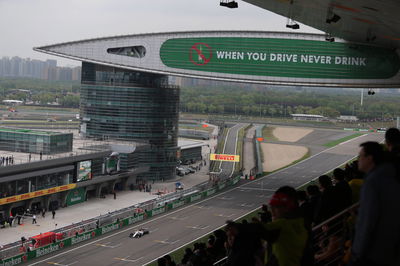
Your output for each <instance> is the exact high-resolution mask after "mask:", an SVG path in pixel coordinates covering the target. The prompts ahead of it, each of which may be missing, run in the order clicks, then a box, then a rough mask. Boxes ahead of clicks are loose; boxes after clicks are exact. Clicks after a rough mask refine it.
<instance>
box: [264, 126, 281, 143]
mask: <svg viewBox="0 0 400 266" xmlns="http://www.w3.org/2000/svg"><path fill="white" fill-rule="evenodd" d="M274 129H275V127H270V126H265V127H264V128H263V130H262V136H263V138H264V141H278V139H277V138H276V137H275V136H274V134H273V133H272V132H273V131H274Z"/></svg>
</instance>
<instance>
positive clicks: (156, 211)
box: [152, 208, 165, 215]
mask: <svg viewBox="0 0 400 266" xmlns="http://www.w3.org/2000/svg"><path fill="white" fill-rule="evenodd" d="M163 212H165V208H159V209H157V210H153V212H152V214H153V215H157V214H160V213H163Z"/></svg>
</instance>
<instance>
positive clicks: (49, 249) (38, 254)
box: [36, 245, 60, 257]
mask: <svg viewBox="0 0 400 266" xmlns="http://www.w3.org/2000/svg"><path fill="white" fill-rule="evenodd" d="M59 249H60V247H59V246H58V245H51V246H49V247H47V248H40V249H37V250H36V257H41V256H44V255H47V254H49V253H52V252H54V251H58V250H59Z"/></svg>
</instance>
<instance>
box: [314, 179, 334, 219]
mask: <svg viewBox="0 0 400 266" xmlns="http://www.w3.org/2000/svg"><path fill="white" fill-rule="evenodd" d="M318 182H319V186H320V190H321V200H320V204H319V206H318V207H317V214H316V219H315V222H316V223H317V224H318V223H321V222H323V221H325V220H327V219H328V218H330V217H332V216H334V215H335V214H336V213H337V210H338V208H337V206H336V204H337V203H336V195H335V192H334V191H333V186H332V180H331V178H330V177H329V176H327V175H322V176H320V177H319V178H318Z"/></svg>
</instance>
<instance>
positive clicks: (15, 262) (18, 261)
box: [0, 257, 22, 266]
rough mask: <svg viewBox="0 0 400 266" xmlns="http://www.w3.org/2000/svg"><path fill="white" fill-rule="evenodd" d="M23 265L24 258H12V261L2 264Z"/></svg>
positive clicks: (9, 265) (7, 265)
mask: <svg viewBox="0 0 400 266" xmlns="http://www.w3.org/2000/svg"><path fill="white" fill-rule="evenodd" d="M20 263H22V258H21V257H19V258H11V260H9V261H6V262H3V263H2V264H0V265H1V266H3V265H4V266H13V265H17V264H20Z"/></svg>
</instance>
